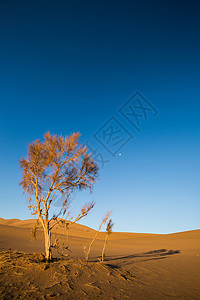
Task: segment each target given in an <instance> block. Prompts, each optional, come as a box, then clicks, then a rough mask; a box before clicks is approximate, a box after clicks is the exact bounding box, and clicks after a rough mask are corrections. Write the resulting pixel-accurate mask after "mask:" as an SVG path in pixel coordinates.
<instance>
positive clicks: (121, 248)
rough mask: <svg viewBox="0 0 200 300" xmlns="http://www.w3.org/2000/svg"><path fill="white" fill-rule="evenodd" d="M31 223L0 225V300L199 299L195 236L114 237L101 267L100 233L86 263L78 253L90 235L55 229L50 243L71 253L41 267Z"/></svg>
mask: <svg viewBox="0 0 200 300" xmlns="http://www.w3.org/2000/svg"><path fill="white" fill-rule="evenodd" d="M34 223H35V220H24V221H20V220H18V219H12V220H4V219H2V218H1V219H0V251H1V252H0V274H1V279H0V286H1V287H0V298H2V299H11V298H14V299H15V298H21V299H52V298H53V299H97V298H98V299H141V300H142V299H188V300H189V299H200V230H193V231H188V232H181V233H174V234H167V235H162V234H139V233H119V232H118V233H117V232H116V233H113V234H112V235H111V237H110V238H109V240H108V244H107V248H106V259H105V261H104V262H103V263H100V262H99V258H100V257H101V251H102V247H103V242H104V238H105V233H103V232H100V233H99V235H98V238H97V239H96V241H95V243H94V245H93V247H92V250H91V253H90V260H89V262H85V261H84V251H83V247H84V246H88V244H89V242H90V241H91V239H92V237H93V236H94V234H95V231H94V230H93V229H90V228H88V227H86V226H83V225H79V224H74V225H73V226H71V228H70V229H69V230H68V231H66V230H64V229H63V228H60V227H58V228H57V229H56V230H54V232H53V233H52V240H53V241H54V239H55V238H58V240H59V241H60V243H64V245H66V246H68V247H69V249H70V251H71V252H67V253H68V254H69V256H68V257H67V259H62V258H61V257H60V256H59V255H58V253H57V252H56V251H55V250H54V251H53V254H54V257H57V260H54V261H53V262H52V263H51V264H49V265H46V263H45V262H43V261H42V259H40V258H41V257H42V255H40V256H39V255H38V254H34V253H41V252H43V251H44V238H43V232H42V229H41V228H39V230H38V232H37V236H36V240H34V241H33V240H31V237H30V236H31V235H30V231H31V228H32V227H33V225H34ZM9 249H10V250H9ZM39 257H40V258H39Z"/></svg>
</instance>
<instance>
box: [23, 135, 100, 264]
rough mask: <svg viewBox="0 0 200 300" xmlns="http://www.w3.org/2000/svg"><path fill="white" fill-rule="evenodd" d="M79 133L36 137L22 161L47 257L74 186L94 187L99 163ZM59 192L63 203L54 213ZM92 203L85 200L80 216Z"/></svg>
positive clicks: (25, 180)
mask: <svg viewBox="0 0 200 300" xmlns="http://www.w3.org/2000/svg"><path fill="white" fill-rule="evenodd" d="M79 137H80V134H79V133H73V134H71V135H70V136H67V137H63V136H62V135H60V136H57V135H51V134H50V133H49V132H48V133H46V134H45V135H44V142H41V141H40V140H36V141H34V142H33V143H32V144H30V145H29V146H28V156H27V158H22V159H21V160H20V162H19V164H20V167H21V169H22V170H23V177H22V181H21V183H20V185H21V186H22V188H23V190H24V192H25V193H26V195H27V197H28V201H29V206H28V207H29V209H30V210H31V212H32V214H33V215H37V217H38V220H39V222H40V223H41V225H42V227H43V230H44V236H45V254H46V259H47V260H48V261H49V260H51V229H52V228H53V227H54V226H55V224H58V223H59V220H58V217H59V216H60V215H62V217H63V216H64V215H65V214H66V211H67V209H68V204H69V203H68V202H69V201H68V200H69V197H70V194H71V193H72V192H73V191H74V190H75V189H78V190H84V189H90V190H92V187H93V184H94V183H95V181H96V178H97V175H98V166H97V164H96V163H95V162H94V160H93V159H92V158H91V155H90V154H88V153H87V147H86V146H84V147H82V146H80V145H79ZM47 186H48V189H47V190H46V187H47ZM58 196H62V205H61V208H60V211H59V212H58V213H57V214H56V215H53V216H52V217H51V216H50V208H51V205H52V202H53V201H54V200H55V199H56V197H58ZM93 205H94V204H93V203H90V204H86V205H85V206H84V207H83V208H82V211H81V216H79V217H83V216H86V215H87V213H88V212H89V210H90V209H91V208H92V207H93Z"/></svg>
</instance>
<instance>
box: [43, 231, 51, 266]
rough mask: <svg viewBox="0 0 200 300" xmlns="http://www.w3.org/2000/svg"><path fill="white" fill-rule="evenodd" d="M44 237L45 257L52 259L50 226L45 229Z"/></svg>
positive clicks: (48, 259)
mask: <svg viewBox="0 0 200 300" xmlns="http://www.w3.org/2000/svg"><path fill="white" fill-rule="evenodd" d="M44 239H45V258H46V261H48V262H49V261H50V260H51V259H52V255H51V232H50V231H49V229H48V228H46V229H45V231H44Z"/></svg>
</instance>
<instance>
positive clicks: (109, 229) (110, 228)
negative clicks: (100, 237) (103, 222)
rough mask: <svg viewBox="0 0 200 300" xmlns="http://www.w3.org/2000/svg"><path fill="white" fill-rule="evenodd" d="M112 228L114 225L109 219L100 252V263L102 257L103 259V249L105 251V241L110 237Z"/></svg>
mask: <svg viewBox="0 0 200 300" xmlns="http://www.w3.org/2000/svg"><path fill="white" fill-rule="evenodd" d="M113 226H114V223H113V222H112V220H111V219H110V220H109V221H108V223H107V226H106V237H105V241H104V245H103V250H102V255H101V260H102V261H103V260H104V257H105V249H106V244H107V240H108V237H109V235H111V233H112V229H113Z"/></svg>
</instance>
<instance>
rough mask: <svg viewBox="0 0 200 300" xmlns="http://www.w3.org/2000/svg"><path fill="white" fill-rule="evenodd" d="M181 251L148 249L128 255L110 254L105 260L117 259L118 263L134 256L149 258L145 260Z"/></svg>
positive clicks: (162, 257) (160, 257)
mask: <svg viewBox="0 0 200 300" xmlns="http://www.w3.org/2000/svg"><path fill="white" fill-rule="evenodd" d="M178 253H180V250H167V249H158V250H153V251H148V252H144V253H141V254H133V255H126V256H120V257H119V256H110V257H107V258H105V260H104V261H105V262H108V263H109V262H112V261H117V262H118V263H120V262H123V263H124V261H126V260H129V259H134V258H140V257H141V258H147V259H145V260H143V261H147V260H157V259H164V258H167V257H169V256H170V255H174V254H178Z"/></svg>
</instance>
